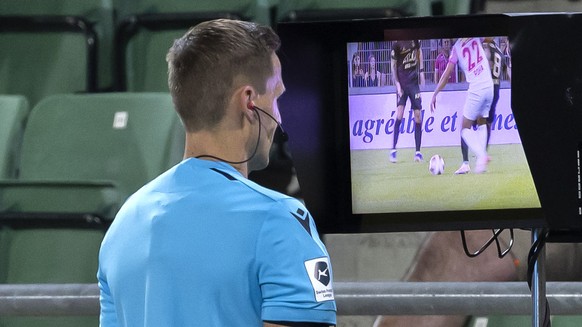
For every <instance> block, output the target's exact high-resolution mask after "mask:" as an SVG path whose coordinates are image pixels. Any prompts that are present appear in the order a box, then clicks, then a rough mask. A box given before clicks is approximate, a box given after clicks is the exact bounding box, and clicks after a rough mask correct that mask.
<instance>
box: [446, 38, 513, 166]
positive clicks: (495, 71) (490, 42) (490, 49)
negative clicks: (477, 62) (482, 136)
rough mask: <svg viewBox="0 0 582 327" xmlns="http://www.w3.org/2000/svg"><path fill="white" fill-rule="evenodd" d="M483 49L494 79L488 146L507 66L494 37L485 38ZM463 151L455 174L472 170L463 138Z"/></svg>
mask: <svg viewBox="0 0 582 327" xmlns="http://www.w3.org/2000/svg"><path fill="white" fill-rule="evenodd" d="M483 50H485V55H486V56H487V59H488V60H489V66H490V67H491V78H492V79H493V101H492V102H491V108H490V109H489V117H487V147H489V138H490V137H491V124H492V123H493V119H494V118H495V108H496V107H497V101H499V87H500V85H501V73H502V72H503V68H504V66H507V62H506V60H505V58H504V57H505V56H504V54H503V52H502V50H501V49H500V48H499V47H498V46H497V44H496V43H495V40H494V39H493V38H485V39H484V40H483ZM461 153H462V155H463V163H462V164H461V167H459V169H457V170H456V171H455V175H460V174H467V173H469V172H470V171H471V169H470V167H469V148H468V146H467V143H465V140H463V138H461Z"/></svg>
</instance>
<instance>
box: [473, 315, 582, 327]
mask: <svg viewBox="0 0 582 327" xmlns="http://www.w3.org/2000/svg"><path fill="white" fill-rule="evenodd" d="M551 321H552V327H579V326H582V316H562V315H560V316H552V317H551ZM530 326H532V317H531V316H527V315H515V316H514V315H504V316H501V315H492V316H487V317H471V319H470V320H469V321H468V323H467V324H466V327H530Z"/></svg>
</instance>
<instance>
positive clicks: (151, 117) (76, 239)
mask: <svg viewBox="0 0 582 327" xmlns="http://www.w3.org/2000/svg"><path fill="white" fill-rule="evenodd" d="M0 125H1V126H0V283H7V284H19V283H95V282H96V278H95V274H96V271H97V262H98V251H99V246H100V243H101V241H102V239H103V236H104V234H105V231H106V229H107V227H108V225H109V223H110V222H111V220H112V219H113V217H114V215H115V213H116V211H117V209H118V208H119V207H120V205H121V204H122V203H123V201H124V200H125V199H126V198H127V197H128V196H129V195H130V194H131V193H133V192H134V191H136V190H137V189H138V188H140V187H141V186H142V185H144V184H146V183H147V182H148V181H149V180H151V179H153V178H154V177H156V176H157V175H159V174H160V173H161V172H163V171H165V170H166V169H168V168H169V167H171V166H172V165H174V164H176V163H177V162H179V161H180V160H181V158H182V154H183V150H184V130H183V127H182V125H181V123H180V120H179V118H178V116H177V114H176V113H175V111H174V110H173V105H172V101H171V97H170V95H169V94H168V93H132V92H126V93H99V94H65V95H53V96H50V97H48V98H46V99H43V100H42V101H40V102H39V103H38V104H37V105H35V106H32V107H31V106H30V105H29V103H28V101H27V100H26V98H25V97H23V96H0ZM136 246H139V244H136ZM97 324H98V323H97V317H63V318H50V319H49V318H47V317H36V318H32V317H26V318H19V317H0V326H11V327H13V326H14V327H16V326H77V327H78V326H97Z"/></svg>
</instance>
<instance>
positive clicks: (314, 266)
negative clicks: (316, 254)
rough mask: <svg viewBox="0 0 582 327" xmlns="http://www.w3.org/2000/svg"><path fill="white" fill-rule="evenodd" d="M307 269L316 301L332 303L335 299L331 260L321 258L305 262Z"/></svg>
mask: <svg viewBox="0 0 582 327" xmlns="http://www.w3.org/2000/svg"><path fill="white" fill-rule="evenodd" d="M305 269H306V270H307V274H308V275H309V280H310V281H311V286H313V292H314V294H315V300H316V301H317V302H323V301H332V300H333V299H334V297H333V287H332V284H333V283H332V280H331V272H330V270H329V258H328V257H321V258H317V259H312V260H308V261H305Z"/></svg>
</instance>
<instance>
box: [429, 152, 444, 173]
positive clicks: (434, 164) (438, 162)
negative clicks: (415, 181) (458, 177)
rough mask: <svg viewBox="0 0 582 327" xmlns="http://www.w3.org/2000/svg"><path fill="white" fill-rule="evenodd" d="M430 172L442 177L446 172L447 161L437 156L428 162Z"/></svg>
mask: <svg viewBox="0 0 582 327" xmlns="http://www.w3.org/2000/svg"><path fill="white" fill-rule="evenodd" d="M428 171H429V172H430V173H431V174H433V175H440V174H442V173H444V172H445V159H443V157H441V156H439V155H438V154H435V155H434V156H432V157H431V158H430V161H429V162H428Z"/></svg>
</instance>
